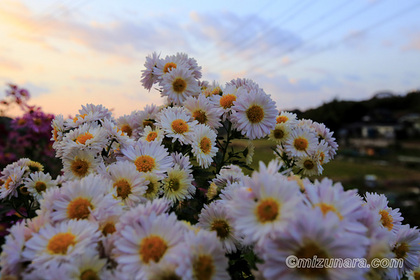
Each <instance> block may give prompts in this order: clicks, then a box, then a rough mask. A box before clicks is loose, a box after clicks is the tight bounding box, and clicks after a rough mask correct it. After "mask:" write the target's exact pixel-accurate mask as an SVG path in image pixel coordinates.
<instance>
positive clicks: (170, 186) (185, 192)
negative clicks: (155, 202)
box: [163, 166, 195, 204]
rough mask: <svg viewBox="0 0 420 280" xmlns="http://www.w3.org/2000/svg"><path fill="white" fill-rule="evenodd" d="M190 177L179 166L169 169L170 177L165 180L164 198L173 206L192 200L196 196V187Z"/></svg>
mask: <svg viewBox="0 0 420 280" xmlns="http://www.w3.org/2000/svg"><path fill="white" fill-rule="evenodd" d="M189 175H190V174H189V172H188V171H186V170H184V169H180V168H179V166H175V167H173V168H170V169H168V176H167V177H166V178H164V179H163V196H164V197H165V198H166V199H168V200H170V201H172V203H173V204H175V203H176V202H178V201H183V200H184V199H188V198H191V197H192V196H193V195H194V194H195V187H194V185H193V184H192V178H191V176H189Z"/></svg>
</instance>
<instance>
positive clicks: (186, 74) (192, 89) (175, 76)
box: [161, 67, 200, 105]
mask: <svg viewBox="0 0 420 280" xmlns="http://www.w3.org/2000/svg"><path fill="white" fill-rule="evenodd" d="M161 86H162V92H161V95H162V96H166V97H168V100H169V102H171V103H173V104H177V105H182V104H183V102H184V101H185V99H187V97H189V96H198V95H199V94H200V88H199V87H198V82H197V80H196V79H195V78H194V76H193V72H192V71H190V70H188V69H187V68H184V67H177V68H176V69H172V70H171V71H170V72H168V73H167V74H166V75H164V76H163V80H162V82H161Z"/></svg>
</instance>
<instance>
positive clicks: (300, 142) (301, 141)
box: [293, 137, 308, 151]
mask: <svg viewBox="0 0 420 280" xmlns="http://www.w3.org/2000/svg"><path fill="white" fill-rule="evenodd" d="M293 146H295V149H296V150H298V151H306V149H307V148H308V140H306V139H305V138H303V137H298V138H296V139H295V140H294V141H293Z"/></svg>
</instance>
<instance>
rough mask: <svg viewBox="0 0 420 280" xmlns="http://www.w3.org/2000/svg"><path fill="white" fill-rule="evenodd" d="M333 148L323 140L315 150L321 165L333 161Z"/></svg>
mask: <svg viewBox="0 0 420 280" xmlns="http://www.w3.org/2000/svg"><path fill="white" fill-rule="evenodd" d="M331 149H332V148H331V147H330V146H329V145H328V143H327V142H326V141H325V140H321V141H320V142H319V143H318V145H317V146H316V148H315V150H314V154H315V155H316V156H317V157H318V158H319V162H320V163H321V165H323V164H325V163H328V162H329V161H330V160H331Z"/></svg>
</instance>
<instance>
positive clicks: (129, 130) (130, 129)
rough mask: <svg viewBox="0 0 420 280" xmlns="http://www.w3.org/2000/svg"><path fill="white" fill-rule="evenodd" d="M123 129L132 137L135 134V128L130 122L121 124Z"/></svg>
mask: <svg viewBox="0 0 420 280" xmlns="http://www.w3.org/2000/svg"><path fill="white" fill-rule="evenodd" d="M121 131H122V132H125V133H127V136H128V137H130V136H131V135H133V129H132V128H131V126H129V125H128V124H123V125H122V126H121Z"/></svg>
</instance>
